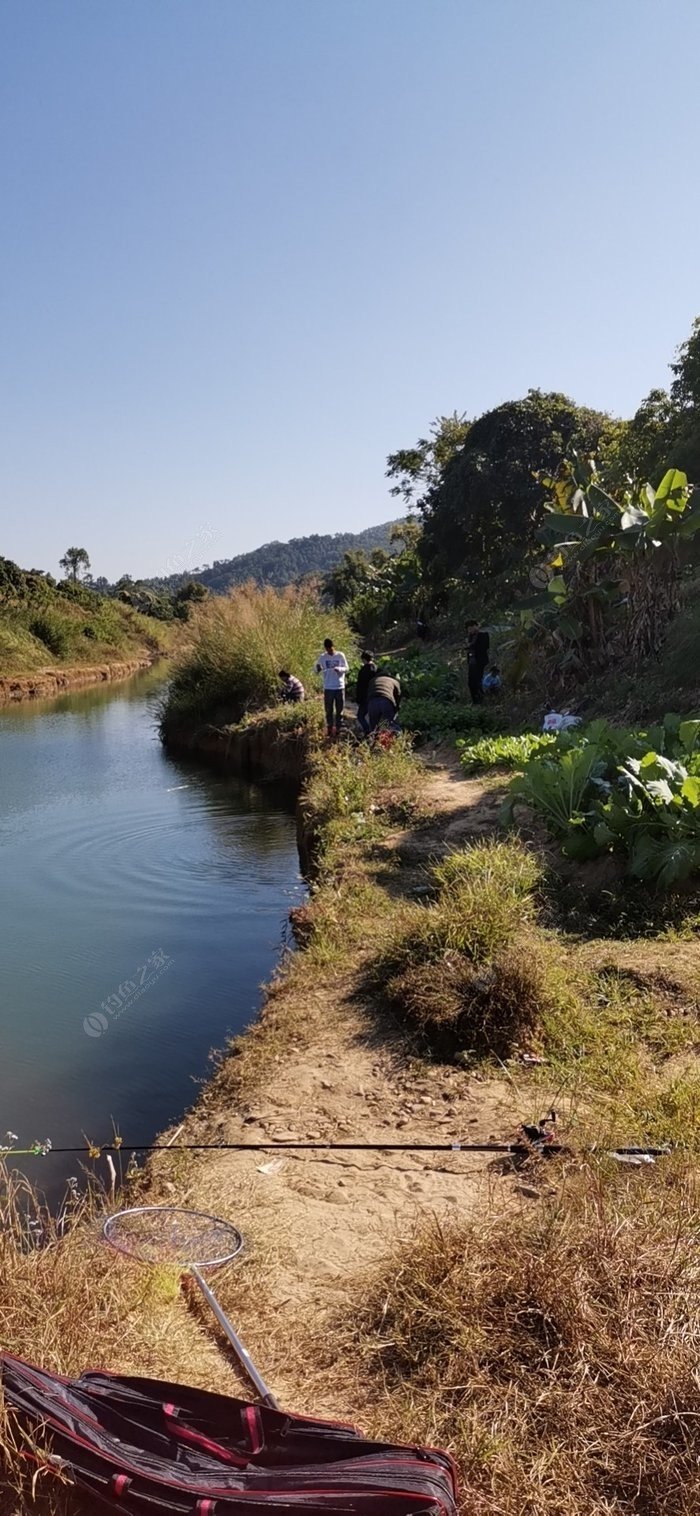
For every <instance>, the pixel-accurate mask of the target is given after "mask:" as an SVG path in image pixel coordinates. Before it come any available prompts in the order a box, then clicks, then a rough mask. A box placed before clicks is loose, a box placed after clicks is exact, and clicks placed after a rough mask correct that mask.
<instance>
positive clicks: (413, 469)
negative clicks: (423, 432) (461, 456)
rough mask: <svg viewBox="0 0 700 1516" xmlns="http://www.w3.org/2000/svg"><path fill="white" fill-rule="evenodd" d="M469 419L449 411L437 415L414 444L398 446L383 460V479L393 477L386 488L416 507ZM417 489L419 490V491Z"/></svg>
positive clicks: (437, 479)
mask: <svg viewBox="0 0 700 1516" xmlns="http://www.w3.org/2000/svg"><path fill="white" fill-rule="evenodd" d="M470 426H471V422H470V421H467V418H466V416H460V415H458V413H457V411H453V412H452V415H451V416H438V417H437V420H435V421H434V422H433V424H432V426H431V428H430V434H429V436H427V437H419V439H418V441H417V443H416V445H415V447H404V448H399V451H398V452H397V453H390V454H389V457H388V458H387V460H386V463H387V466H386V476H387V479H397V480H398V483H397V484H394V485H393V486H392V488H391V490H390V491H389V493H390V494H391V495H401V496H402V497H403V499H404V500H405V501H406V504H407V505H408V506H414V505H416V506H418V507H420V506H421V504H422V502H423V500H424V499H425V496H426V494H427V493H428V491H429V490H432V489H435V488H436V486H437V485H438V484H439V483H440V480H441V479H442V476H443V474H444V472H445V469H446V468H447V465H448V463H449V461H450V459H451V458H452V457H453V456H454V454H455V453H456V452H457V449H458V448H460V447H462V446H463V444H464V443H465V442H466V439H467V437H468V435H469V428H470ZM419 492H420V493H419Z"/></svg>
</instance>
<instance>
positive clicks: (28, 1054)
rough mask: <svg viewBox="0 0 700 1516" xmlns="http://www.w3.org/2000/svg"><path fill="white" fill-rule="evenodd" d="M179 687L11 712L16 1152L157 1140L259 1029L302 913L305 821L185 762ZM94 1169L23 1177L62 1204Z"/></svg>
mask: <svg viewBox="0 0 700 1516" xmlns="http://www.w3.org/2000/svg"><path fill="white" fill-rule="evenodd" d="M162 683H163V676H162V674H159V673H158V672H156V671H150V672H149V673H147V674H145V675H140V676H137V678H135V679H132V680H130V681H129V682H128V683H126V684H123V685H116V686H112V687H109V686H106V687H105V686H100V687H99V688H92V689H88V690H84V691H81V692H78V693H75V694H70V695H65V696H61V697H60V698H58V699H56V700H53V701H46V702H41V703H38V702H28V703H26V704H20V705H17V706H14V707H13V706H10V707H2V708H0V1142H2V1141H3V1140H4V1137H3V1134H4V1133H5V1132H6V1130H9V1131H10V1132H12V1133H15V1134H17V1136H18V1138H19V1144H18V1145H19V1146H20V1147H26V1146H28V1145H30V1144H31V1143H32V1142H33V1141H34V1139H37V1138H38V1139H41V1140H43V1139H45V1138H47V1137H48V1138H50V1140H51V1142H52V1144H53V1146H54V1147H63V1146H73V1145H78V1144H80V1143H81V1142H82V1141H83V1134H87V1135H88V1137H90V1138H91V1139H92V1140H93V1141H95V1142H105V1141H109V1140H110V1134H111V1131H112V1121H114V1122H115V1123H116V1125H117V1127H118V1129H119V1131H120V1132H121V1135H122V1137H123V1140H124V1142H125V1143H127V1142H133V1143H147V1142H149V1141H150V1140H152V1139H153V1137H154V1136H155V1135H156V1134H157V1133H158V1132H159V1131H160V1130H161V1129H162V1128H163V1127H164V1126H166V1125H167V1124H168V1123H169V1122H171V1121H173V1120H175V1119H177V1118H178V1116H179V1115H180V1114H181V1113H182V1112H183V1111H184V1110H185V1109H186V1108H187V1106H188V1105H190V1104H191V1103H192V1101H193V1100H194V1099H195V1097H196V1093H197V1086H196V1081H197V1080H198V1079H201V1078H202V1077H203V1076H205V1075H206V1073H207V1069H208V1067H210V1064H209V1058H208V1055H209V1052H210V1050H211V1049H212V1048H216V1047H220V1046H221V1045H222V1043H223V1042H224V1041H225V1038H226V1035H227V1033H228V1032H236V1031H239V1030H240V1029H241V1028H242V1027H243V1026H245V1025H246V1024H247V1023H248V1022H249V1021H250V1019H251V1017H252V1016H253V1014H254V1013H255V1011H256V1009H257V1007H258V1005H259V1001H260V992H259V986H260V983H261V981H262V980H263V979H265V978H266V977H267V976H268V975H269V973H270V971H271V969H272V968H273V965H274V963H275V960H276V958H277V956H278V954H279V951H280V947H281V945H282V943H283V941H284V940H285V937H286V917H287V913H288V911H289V908H290V905H292V904H293V903H294V901H295V900H296V899H298V898H299V897H300V895H301V890H302V886H301V881H300V878H299V865H298V859H297V852H296V844H295V827H294V818H293V815H292V812H291V808H290V806H289V805H288V804H287V803H286V802H285V800H283V799H282V798H280V797H279V796H275V795H274V794H271V793H270V792H268V791H267V790H259V789H256V788H255V787H253V786H251V785H248V784H246V783H244V782H242V781H239V780H236V779H230V778H224V777H220V776H218V775H215V774H211V773H209V772H208V771H206V770H203V769H201V768H197V767H196V766H194V765H191V764H188V763H183V762H181V761H180V760H175V759H172V758H169V757H168V756H166V755H165V754H164V753H163V751H162V749H161V746H160V744H159V742H158V740H157V736H156V731H155V720H156V705H157V699H158V696H159V694H160V693H161V690H162ZM79 1162H80V1160H79V1159H77V1158H67V1157H62V1156H60V1155H59V1154H54V1155H52V1156H49V1157H46V1158H29V1159H23V1160H22V1167H23V1168H24V1169H25V1171H26V1172H27V1173H28V1174H29V1175H30V1177H31V1178H32V1179H33V1180H36V1181H37V1182H38V1183H40V1185H41V1186H42V1188H44V1189H45V1191H46V1192H47V1193H48V1194H50V1195H51V1194H53V1195H55V1194H57V1193H58V1192H59V1189H62V1187H63V1185H64V1183H65V1179H66V1178H67V1176H68V1175H70V1174H77V1175H78V1176H79V1175H80V1169H79V1167H78V1165H79ZM101 1169H102V1177H103V1178H106V1174H105V1171H104V1164H102V1165H101Z"/></svg>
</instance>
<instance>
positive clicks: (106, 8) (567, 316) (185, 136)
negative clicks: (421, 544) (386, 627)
mask: <svg viewBox="0 0 700 1516" xmlns="http://www.w3.org/2000/svg"><path fill="white" fill-rule="evenodd" d="M698 56H700V6H699V5H698V4H697V0H0V192H1V195H2V219H3V234H2V239H1V241H0V330H1V333H2V336H1V339H0V406H1V410H2V432H3V438H4V442H3V447H2V454H1V463H0V524H1V526H2V532H1V534H0V553H3V554H5V555H6V556H9V557H12V558H15V559H16V560H18V561H19V562H21V563H22V564H23V565H25V566H26V567H33V566H45V567H48V568H50V569H52V570H54V571H55V570H56V567H57V560H58V557H59V556H60V554H61V553H62V551H63V550H64V549H65V547H66V546H68V545H69V544H74V543H75V544H78V545H84V546H86V547H87V548H88V551H89V553H90V555H91V558H92V564H93V571H94V572H95V573H96V574H100V573H104V574H107V575H108V576H110V577H116V576H118V575H119V574H121V573H123V572H125V571H128V572H131V573H133V574H135V575H136V574H147V573H158V572H164V571H166V570H167V569H168V568H173V567H189V566H194V565H195V564H201V563H204V562H211V561H212V560H213V559H214V558H224V557H229V556H231V555H233V554H234V553H237V552H242V551H245V550H247V549H248V548H251V547H255V546H257V545H258V544H259V543H261V542H264V541H268V540H270V539H271V538H275V537H277V538H280V539H286V538H288V537H290V536H299V535H302V534H304V533H306V532H312V531H319V532H323V531H341V530H342V531H346V530H359V529H360V528H362V527H364V526H368V525H371V524H373V523H376V522H379V521H382V520H385V519H388V518H389V517H390V516H391V515H392V514H394V509H395V507H394V502H392V501H391V500H390V498H389V496H388V494H387V486H386V481H385V479H384V466H385V457H386V454H387V453H388V452H390V451H391V450H393V449H395V448H396V447H399V446H403V445H408V444H410V443H412V442H413V441H414V440H415V438H416V437H417V436H418V435H419V434H421V433H423V432H424V431H425V430H426V428H427V427H428V425H429V423H430V421H431V419H432V418H433V417H434V416H436V415H437V414H439V413H443V412H449V411H452V410H454V409H458V410H460V411H466V412H467V413H469V414H478V413H479V412H481V411H483V410H484V409H486V408H487V407H489V406H492V405H495V404H498V403H499V402H500V401H503V400H505V399H508V398H512V397H515V396H517V395H520V394H523V393H524V392H525V391H526V390H527V389H528V388H529V387H530V386H540V387H542V388H547V389H561V390H564V391H566V392H568V393H569V394H571V395H572V396H573V397H574V398H575V399H576V400H578V401H580V402H582V403H587V404H592V405H597V406H600V407H604V408H608V409H610V410H612V411H614V412H617V413H619V414H629V413H631V411H632V410H633V409H634V408H635V406H636V404H637V403H638V401H639V400H640V399H641V398H642V396H643V395H644V394H646V393H647V391H648V390H649V389H650V388H651V387H652V386H653V385H657V384H664V383H666V382H667V379H668V372H667V364H668V362H669V360H670V359H671V357H672V356H673V351H674V348H675V347H676V345H677V344H678V343H679V342H681V341H682V340H683V339H684V338H685V337H686V336H687V335H688V332H689V329H690V325H691V321H692V319H693V317H694V316H695V315H696V314H697V313H698V312H700V278H699V277H698V270H699V269H700V263H699V261H698V246H699V245H700V198H699V197H698V194H697V186H696V178H697V175H696V163H697V158H698V148H699V147H700V92H698V89H697V59H698Z"/></svg>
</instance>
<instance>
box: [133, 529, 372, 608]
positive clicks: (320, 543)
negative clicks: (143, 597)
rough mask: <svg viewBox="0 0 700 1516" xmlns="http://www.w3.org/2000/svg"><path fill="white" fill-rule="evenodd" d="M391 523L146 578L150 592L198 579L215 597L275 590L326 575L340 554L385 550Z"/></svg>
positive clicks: (280, 544) (297, 539) (299, 539)
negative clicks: (256, 587)
mask: <svg viewBox="0 0 700 1516" xmlns="http://www.w3.org/2000/svg"><path fill="white" fill-rule="evenodd" d="M395 525H396V522H394V521H385V522H383V523H382V525H381V526H370V527H367V529H366V531H364V532H334V533H332V534H329V535H328V536H319V535H314V536H311V537H292V538H291V540H290V541H289V542H266V543H264V545H263V546H262V547H258V548H255V549H254V551H253V552H251V553H239V554H238V555H237V556H236V557H235V558H218V559H217V560H216V561H215V562H214V563H213V564H212V566H211V568H203V569H193V570H192V572H188V573H184V574H170V575H169V576H168V577H167V578H162V579H149V580H147V581H145V582H147V583H148V584H149V585H151V586H152V587H153V588H154V589H158V590H166V591H172V590H176V589H178V588H179V586H180V585H181V584H183V583H184V582H185V581H186V580H190V579H194V580H199V582H200V583H201V584H205V585H206V586H207V589H210V590H213V592H214V594H216V595H223V594H225V593H226V591H227V590H228V589H230V588H231V586H232V585H234V584H245V583H246V581H247V580H249V579H252V580H253V581H254V583H255V584H270V585H273V586H275V587H276V588H278V589H281V588H283V586H284V585H285V584H294V583H296V581H297V580H299V579H304V578H306V577H307V576H308V575H324V574H328V573H330V571H331V569H334V568H335V567H336V565H337V564H338V563H339V562H340V560H341V558H342V557H343V554H344V553H347V552H353V551H354V552H358V551H362V552H366V553H371V552H372V551H373V549H374V548H388V546H389V540H390V536H391V529H392V527H393V526H395Z"/></svg>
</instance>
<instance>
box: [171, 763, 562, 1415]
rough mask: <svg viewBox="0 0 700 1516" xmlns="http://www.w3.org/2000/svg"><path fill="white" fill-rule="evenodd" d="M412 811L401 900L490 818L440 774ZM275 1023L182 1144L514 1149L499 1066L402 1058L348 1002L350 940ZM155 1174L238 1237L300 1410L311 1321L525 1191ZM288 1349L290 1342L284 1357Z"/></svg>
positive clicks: (429, 1169) (359, 1176) (451, 1170)
mask: <svg viewBox="0 0 700 1516" xmlns="http://www.w3.org/2000/svg"><path fill="white" fill-rule="evenodd" d="M421 808H422V811H423V813H424V816H425V813H426V812H427V813H428V814H427V818H426V819H424V820H423V822H422V824H421V825H420V827H419V828H418V829H417V830H416V831H414V832H410V833H409V832H403V831H400V830H398V831H397V832H396V833H395V834H394V835H392V836H390V837H389V838H388V839H387V841H386V843H385V844H383V846H385V847H386V848H387V849H389V850H391V849H395V850H396V851H397V853H398V854H399V856H400V858H401V863H402V867H401V868H400V871H399V872H400V876H401V880H402V883H403V884H404V885H405V888H406V891H407V893H410V892H411V890H412V889H413V887H414V885H415V880H416V878H419V877H421V875H422V874H423V873H424V870H425V867H426V865H427V863H428V862H429V860H430V858H432V857H436V856H437V855H438V854H439V853H441V852H442V851H444V849H445V846H446V845H447V846H449V847H454V846H455V845H458V843H459V842H462V843H463V842H465V841H466V840H467V837H468V834H469V833H470V830H471V835H480V834H482V833H483V831H484V828H485V826H486V825H487V824H488V821H489V819H490V826H489V829H491V827H492V826H493V819H492V818H493V815H494V798H493V791H492V790H489V788H488V786H486V785H481V784H480V783H478V782H477V781H473V780H471V781H470V780H465V779H463V778H460V777H459V771H458V770H456V769H455V770H452V769H447V768H445V767H444V766H437V767H435V768H431V769H430V770H429V771H428V772H427V774H426V783H425V788H424V789H423V790H422V792H421ZM404 863H405V867H404ZM274 1003H275V1002H274V998H273V1002H272V1004H273V1006H274ZM282 1014H283V1023H284V1025H286V1026H288V1027H289V1029H290V1030H289V1036H288V1038H287V1039H286V1040H285V1041H284V1042H283V1043H281V1044H280V1043H279V1042H277V1041H273V1042H271V1043H270V1058H269V1064H267V1065H266V1067H265V1072H264V1077H263V1079H262V1080H259V1081H258V1082H257V1085H256V1088H255V1090H254V1091H253V1092H252V1093H251V1095H250V1097H249V1098H246V1097H245V1096H244V1098H243V1099H241V1098H240V1097H238V1098H237V1100H236V1102H235V1104H228V1103H224V1104H222V1093H223V1092H224V1091H225V1089H226V1066H225V1065H224V1068H223V1070H222V1073H221V1076H220V1078H219V1079H218V1081H215V1084H214V1086H213V1087H212V1091H211V1096H209V1094H208V1093H206V1094H205V1097H204V1099H203V1101H202V1103H201V1104H200V1106H199V1107H198V1108H197V1109H196V1110H195V1112H194V1113H193V1114H192V1115H191V1116H190V1117H189V1118H188V1119H187V1122H186V1125H185V1128H184V1130H183V1132H182V1133H181V1138H186V1139H187V1140H191V1141H193V1140H196V1141H203V1142H207V1141H209V1142H214V1141H221V1142H239V1141H243V1142H246V1141H250V1142H268V1141H269V1142H271V1143H274V1142H275V1141H294V1140H295V1139H298V1140H301V1141H307V1140H318V1141H339V1142H352V1141H353V1140H354V1139H357V1140H358V1141H359V1142H363V1143H365V1142H379V1143H382V1142H392V1141H396V1142H401V1143H404V1142H409V1141H410V1140H411V1139H415V1141H416V1143H431V1142H434V1143H439V1144H442V1143H450V1142H459V1141H463V1142H469V1141H474V1142H479V1141H488V1140H492V1139H494V1138H496V1139H498V1140H502V1139H504V1138H506V1139H507V1138H510V1137H512V1136H513V1135H514V1134H515V1131H516V1129H517V1125H518V1123H519V1121H521V1120H522V1119H523V1118H524V1116H525V1115H526V1114H527V1113H528V1105H527V1101H526V1100H525V1098H524V1097H523V1096H522V1094H521V1093H520V1092H519V1090H518V1088H517V1086H516V1084H515V1082H514V1080H513V1078H512V1076H511V1074H510V1073H509V1072H508V1071H506V1070H504V1073H503V1077H502V1078H501V1079H492V1080H485V1079H484V1078H483V1077H482V1076H481V1075H479V1074H475V1073H470V1072H468V1071H465V1070H461V1069H459V1068H456V1067H449V1066H446V1065H443V1064H435V1065H429V1064H426V1063H425V1062H423V1061H421V1060H419V1059H417V1058H415V1057H413V1056H412V1054H411V1049H410V1044H408V1043H407V1041H406V1036H405V1033H403V1032H402V1031H401V1029H400V1028H399V1027H398V1026H397V1025H396V1024H392V1022H391V1020H390V1019H389V1018H387V1016H386V1014H385V1013H384V1012H380V1011H379V1010H378V1008H377V1007H376V1006H373V1005H363V1004H361V1003H358V1000H357V974H356V971H355V972H354V971H353V964H352V944H351V943H348V953H347V957H346V959H345V961H344V962H342V963H340V964H338V966H337V968H336V969H335V970H334V971H332V972H324V973H323V974H321V975H320V976H319V979H318V982H317V984H316V985H315V986H311V987H309V986H308V983H307V984H306V985H305V986H303V987H301V988H300V987H298V986H297V988H296V989H295V990H293V991H292V994H291V997H288V998H285V1000H284V1006H283V1013H282ZM230 1062H231V1063H232V1065H234V1066H235V1063H236V1060H235V1059H233V1060H230ZM159 1169H160V1171H161V1173H163V1174H164V1175H166V1174H169V1175H170V1178H169V1179H167V1178H166V1187H165V1194H168V1193H171V1194H175V1193H176V1194H177V1202H178V1203H179V1204H191V1205H197V1206H199V1207H202V1208H206V1209H208V1210H211V1211H215V1212H219V1213H221V1214H222V1215H224V1216H228V1217H230V1218H231V1219H233V1220H236V1221H239V1222H240V1224H241V1225H242V1226H243V1229H244V1231H245V1233H246V1237H247V1240H248V1243H249V1248H250V1253H249V1260H248V1264H247V1266H244V1269H243V1271H241V1270H239V1271H238V1273H237V1272H236V1270H235V1269H233V1270H231V1271H229V1273H228V1278H226V1279H224V1280H223V1281H222V1283H221V1286H220V1288H221V1292H222V1298H224V1299H225V1300H226V1302H227V1303H228V1304H230V1306H231V1310H232V1312H233V1313H234V1315H235V1317H236V1319H237V1320H238V1321H239V1322H240V1324H241V1328H242V1331H243V1334H244V1336H245V1337H246V1338H248V1339H250V1345H251V1348H252V1349H253V1350H254V1352H255V1353H257V1355H258V1356H259V1357H260V1358H261V1361H262V1362H263V1364H264V1365H265V1367H266V1370H267V1372H268V1373H269V1374H270V1376H271V1378H272V1379H273V1382H274V1384H275V1387H276V1389H277V1390H278V1392H279V1394H280V1396H281V1398H282V1399H283V1400H284V1401H285V1402H287V1403H289V1404H296V1405H303V1404H306V1405H308V1403H309V1401H308V1383H307V1381H308V1375H309V1364H308V1361H307V1360H306V1357H305V1353H304V1348H303V1336H304V1331H305V1326H306V1327H308V1331H309V1333H310V1334H312V1335H314V1336H315V1334H316V1333H317V1330H318V1326H319V1322H323V1321H324V1320H331V1319H332V1318H333V1315H334V1313H336V1312H337V1311H338V1310H340V1309H342V1308H343V1307H344V1306H347V1303H348V1301H349V1300H351V1299H353V1298H355V1299H356V1298H357V1277H358V1273H361V1272H362V1270H363V1269H365V1268H366V1267H367V1266H368V1265H372V1264H373V1263H375V1262H378V1261H379V1260H380V1259H381V1258H382V1256H383V1255H384V1254H385V1253H386V1251H387V1249H388V1248H389V1247H391V1246H392V1245H393V1244H394V1243H395V1242H396V1240H397V1239H399V1238H406V1237H408V1236H410V1235H411V1234H412V1232H413V1230H414V1228H415V1226H416V1223H417V1221H418V1220H419V1219H420V1218H421V1217H422V1216H425V1215H426V1214H427V1213H429V1214H431V1215H435V1216H437V1217H438V1218H446V1217H453V1218H457V1217H461V1218H465V1217H467V1216H470V1215H472V1214H473V1213H474V1211H475V1209H478V1210H483V1209H484V1208H486V1207H489V1206H498V1207H505V1206H508V1205H512V1204H513V1200H514V1197H515V1198H516V1199H517V1193H518V1190H520V1189H522V1188H523V1187H522V1186H521V1185H520V1184H519V1182H518V1180H517V1177H515V1176H513V1175H512V1174H511V1175H508V1176H506V1175H504V1174H503V1172H502V1166H501V1165H500V1163H499V1162H494V1160H493V1158H492V1157H489V1156H488V1155H483V1154H479V1155H477V1154H468V1153H457V1152H442V1153H433V1154H425V1153H418V1152H411V1151H408V1152H394V1153H388V1152H377V1153H374V1152H361V1151H358V1152H328V1153H323V1154H319V1153H308V1152H307V1153H304V1152H297V1153H294V1152H285V1153H284V1154H282V1155H279V1154H278V1155H276V1154H274V1153H273V1152H256V1153H226V1154H217V1155H205V1156H203V1157H197V1158H193V1159H192V1160H188V1161H187V1163H186V1164H185V1165H179V1164H178V1163H177V1161H176V1160H170V1159H167V1160H166V1159H162V1160H158V1165H157V1167H156V1175H157V1174H158V1170H159ZM525 1191H526V1198H525V1199H524V1201H523V1202H521V1203H531V1202H532V1198H534V1195H536V1191H534V1192H533V1191H532V1189H531V1187H529V1186H525ZM163 1198H165V1195H164V1196H163ZM246 1270H247V1271H246ZM251 1281H254V1286H253V1287H251ZM290 1341H294V1342H295V1343H296V1344H297V1350H295V1351H294V1352H292V1353H290V1349H289V1344H290ZM315 1408H316V1410H317V1411H321V1412H324V1411H326V1412H329V1413H331V1412H334V1413H339V1414H343V1415H346V1416H347V1415H348V1414H350V1413H352V1411H353V1407H352V1406H349V1405H347V1404H344V1403H343V1400H342V1390H340V1389H338V1388H337V1386H336V1385H335V1384H334V1379H333V1376H332V1375H330V1376H324V1377H323V1381H322V1382H320V1381H319V1383H318V1385H317V1386H316V1389H315Z"/></svg>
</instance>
